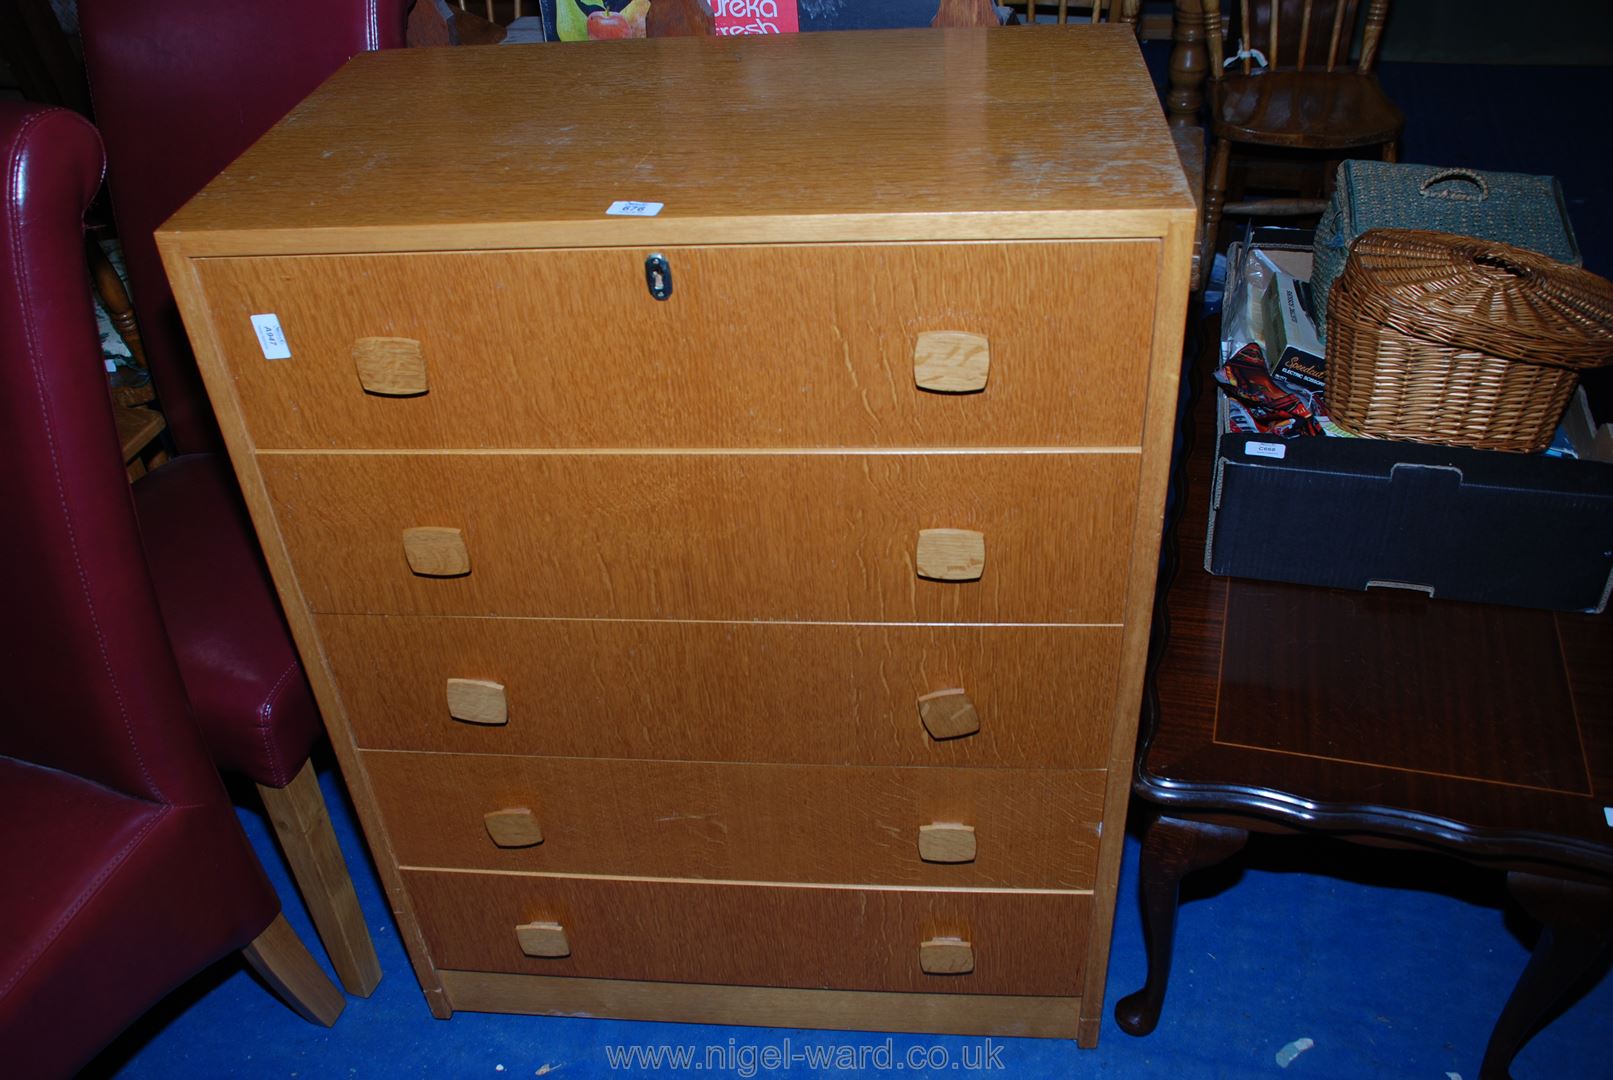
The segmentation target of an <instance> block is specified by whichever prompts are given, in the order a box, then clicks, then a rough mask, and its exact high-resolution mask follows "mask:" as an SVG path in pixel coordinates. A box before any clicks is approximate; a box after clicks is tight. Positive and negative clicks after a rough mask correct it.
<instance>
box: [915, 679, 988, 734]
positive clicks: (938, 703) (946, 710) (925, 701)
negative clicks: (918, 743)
mask: <svg viewBox="0 0 1613 1080" xmlns="http://www.w3.org/2000/svg"><path fill="white" fill-rule="evenodd" d="M919 721H920V722H921V723H923V724H924V730H925V731H928V732H929V733H930V738H932V739H957V738H960V737H962V736H964V735H973V734H974V733H975V732H977V731H979V730H980V714H979V713H978V712H976V711H975V705H974V702H972V701H970V700H969V695H968V694H966V693H965V692H964V691H962V690H937V691H936V692H935V693H933V694H925V695H924V696H923V697H921V698H919Z"/></svg>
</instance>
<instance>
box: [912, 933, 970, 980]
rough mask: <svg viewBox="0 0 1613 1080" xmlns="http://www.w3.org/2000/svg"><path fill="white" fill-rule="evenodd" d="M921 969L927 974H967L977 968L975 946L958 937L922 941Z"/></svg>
mask: <svg viewBox="0 0 1613 1080" xmlns="http://www.w3.org/2000/svg"><path fill="white" fill-rule="evenodd" d="M919 969H920V970H922V971H923V972H924V973H925V974H926V975H967V974H969V973H970V972H971V971H973V970H974V969H975V951H974V946H972V945H971V944H970V943H969V942H968V941H965V940H964V939H963V938H956V937H938V938H930V939H929V940H928V941H921V942H919Z"/></svg>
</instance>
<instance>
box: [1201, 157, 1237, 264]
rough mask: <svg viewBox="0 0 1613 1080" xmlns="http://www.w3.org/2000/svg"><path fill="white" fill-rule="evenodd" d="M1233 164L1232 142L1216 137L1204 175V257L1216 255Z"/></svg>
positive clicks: (1210, 257) (1208, 257) (1211, 257)
mask: <svg viewBox="0 0 1613 1080" xmlns="http://www.w3.org/2000/svg"><path fill="white" fill-rule="evenodd" d="M1231 164H1232V143H1231V141H1229V140H1227V139H1216V140H1215V148H1214V149H1213V150H1212V151H1211V154H1210V170H1209V172H1208V173H1207V174H1206V175H1205V177H1204V257H1205V258H1207V259H1213V258H1214V257H1215V244H1216V234H1217V233H1219V232H1220V231H1221V208H1222V207H1223V206H1225V205H1226V201H1227V170H1228V168H1229V167H1230V166H1231Z"/></svg>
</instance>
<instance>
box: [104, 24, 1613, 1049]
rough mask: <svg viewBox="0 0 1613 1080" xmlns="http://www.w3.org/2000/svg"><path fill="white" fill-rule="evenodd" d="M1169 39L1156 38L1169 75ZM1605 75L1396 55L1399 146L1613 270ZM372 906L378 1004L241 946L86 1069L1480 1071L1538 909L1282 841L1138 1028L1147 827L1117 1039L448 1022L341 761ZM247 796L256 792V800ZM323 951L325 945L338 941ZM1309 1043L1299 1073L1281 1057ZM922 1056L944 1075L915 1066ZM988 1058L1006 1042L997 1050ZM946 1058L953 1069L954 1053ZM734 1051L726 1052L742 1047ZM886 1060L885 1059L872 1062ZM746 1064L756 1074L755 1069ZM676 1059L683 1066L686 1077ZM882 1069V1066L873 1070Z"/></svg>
mask: <svg viewBox="0 0 1613 1080" xmlns="http://www.w3.org/2000/svg"><path fill="white" fill-rule="evenodd" d="M1167 51H1168V50H1167V49H1166V48H1164V47H1162V46H1160V45H1157V44H1156V45H1155V46H1153V47H1150V48H1149V50H1148V53H1149V59H1150V66H1151V68H1153V69H1154V70H1155V73H1156V78H1157V79H1158V81H1160V82H1161V83H1162V82H1163V81H1164V79H1163V77H1164V72H1165V64H1164V58H1165V56H1166V53H1167ZM1607 76H1608V72H1607V71H1606V70H1598V69H1583V68H1581V69H1539V68H1499V69H1498V68H1482V69H1480V68H1472V67H1458V66H1436V65H1417V64H1394V65H1389V64H1385V65H1383V68H1382V78H1383V81H1384V83H1385V86H1386V87H1387V88H1388V90H1389V92H1390V93H1391V95H1392V96H1394V97H1395V99H1396V100H1397V101H1399V102H1400V104H1401V106H1402V108H1403V109H1404V110H1405V112H1406V113H1407V119H1408V124H1407V134H1406V137H1405V139H1404V140H1403V144H1402V145H1403V158H1404V160H1408V161H1425V162H1430V163H1437V164H1466V165H1473V166H1477V167H1486V168H1499V169H1513V170H1517V171H1527V172H1542V173H1554V174H1556V175H1558V176H1559V177H1560V178H1561V179H1562V181H1563V185H1564V189H1565V191H1566V192H1567V194H1568V200H1569V206H1570V213H1571V215H1572V217H1573V220H1574V224H1575V227H1576V229H1577V230H1578V232H1579V238H1580V243H1581V247H1582V248H1583V250H1584V251H1585V255H1586V264H1587V265H1588V266H1590V267H1591V268H1592V269H1596V270H1598V271H1600V272H1601V273H1604V274H1606V273H1609V272H1610V271H1613V199H1610V198H1609V194H1610V184H1609V179H1608V178H1609V177H1610V176H1613V169H1610V168H1609V167H1608V166H1609V164H1610V162H1609V160H1608V159H1609V156H1610V151H1609V144H1608V142H1607V140H1605V139H1600V138H1597V137H1595V136H1594V133H1592V132H1590V131H1589V130H1586V129H1587V128H1588V127H1589V126H1592V125H1591V124H1590V123H1589V122H1586V123H1585V124H1583V125H1575V124H1574V123H1573V121H1572V120H1571V119H1570V118H1569V117H1571V116H1572V114H1573V110H1574V109H1575V108H1579V109H1582V110H1584V111H1585V112H1586V114H1587V116H1588V117H1589V116H1594V115H1595V114H1596V105H1597V103H1598V101H1599V95H1598V91H1599V89H1600V88H1601V87H1602V86H1605V85H1607V83H1608V78H1607ZM322 782H323V784H324V787H325V791H326V798H327V800H328V801H329V802H330V804H331V807H332V813H333V816H334V817H335V819H336V822H337V830H338V834H339V836H340V838H341V843H342V847H343V850H344V851H345V852H346V853H347V859H348V865H349V866H350V867H352V869H353V871H354V878H355V881H356V883H357V886H358V891H359V900H360V903H361V904H362V905H363V908H364V911H365V912H366V914H367V915H368V916H369V922H370V928H371V932H372V934H373V935H374V937H375V941H376V946H377V949H378V951H379V953H380V958H381V965H382V967H383V969H384V971H385V976H384V978H383V980H382V982H381V986H380V988H379V989H378V990H377V991H376V992H375V994H374V996H372V997H371V998H369V999H368V1000H361V999H350V1001H349V1004H348V1008H347V1011H346V1013H345V1014H343V1016H342V1018H341V1020H340V1021H338V1023H337V1025H336V1027H335V1028H334V1029H333V1030H330V1031H326V1030H325V1029H323V1028H318V1027H315V1026H312V1025H310V1024H307V1023H305V1022H303V1021H302V1020H300V1019H299V1018H297V1017H296V1016H295V1015H294V1014H293V1013H291V1012H290V1011H289V1010H288V1009H286V1008H285V1007H284V1006H282V1005H281V1004H280V1003H279V1001H278V1000H277V999H275V998H274V996H273V995H272V994H271V993H270V992H269V991H268V990H267V989H266V988H264V986H263V985H262V984H260V983H259V982H258V981H257V979H256V977H255V976H254V975H252V974H251V973H250V972H249V971H248V970H247V969H246V968H245V966H244V965H243V964H242V963H241V962H240V961H239V960H230V961H227V962H225V963H222V964H220V965H218V966H216V967H215V968H214V969H212V970H211V971H209V972H207V973H204V974H203V975H202V976H200V977H198V978H197V979H196V980H194V981H193V982H192V983H191V984H190V985H188V986H187V987H186V988H185V989H184V990H182V991H181V992H179V993H177V994H175V995H173V996H172V997H171V998H170V999H169V1000H168V1001H166V1002H164V1003H163V1004H162V1005H161V1006H159V1007H158V1009H157V1010H156V1011H154V1012H153V1013H152V1014H150V1015H149V1016H148V1017H147V1018H146V1019H145V1020H143V1021H142V1022H141V1023H140V1025H138V1026H137V1027H136V1028H135V1029H134V1030H132V1031H131V1032H129V1033H128V1035H127V1036H125V1037H124V1038H123V1039H122V1040H120V1041H119V1042H118V1043H117V1044H116V1045H115V1046H114V1047H112V1048H111V1049H110V1050H109V1051H108V1053H107V1054H106V1055H103V1057H102V1058H101V1059H100V1060H99V1061H98V1062H97V1064H96V1066H95V1067H94V1068H93V1069H92V1070H91V1071H92V1072H94V1073H99V1074H102V1075H106V1074H111V1075H116V1076H121V1077H128V1078H137V1077H158V1078H164V1080H167V1078H170V1077H179V1076H206V1077H213V1076H276V1077H338V1076H355V1077H356V1076H382V1075H384V1076H388V1077H396V1076H424V1077H487V1078H489V1080H502V1078H506V1077H510V1078H513V1077H533V1076H548V1075H554V1076H556V1077H558V1078H559V1080H570V1078H573V1077H594V1076H612V1075H642V1074H643V1073H644V1072H645V1071H646V1070H643V1069H616V1070H613V1069H612V1067H611V1064H610V1060H609V1057H608V1052H609V1051H610V1050H611V1048H616V1047H631V1046H642V1047H649V1048H653V1047H657V1046H662V1045H666V1046H673V1047H684V1046H690V1047H696V1048H698V1052H697V1060H699V1062H700V1064H702V1065H704V1064H706V1061H705V1055H706V1053H707V1047H714V1048H716V1052H717V1053H718V1055H719V1057H718V1058H715V1059H713V1061H714V1062H715V1063H716V1064H722V1063H724V1060H725V1057H726V1063H727V1064H730V1065H732V1066H733V1067H732V1068H727V1069H724V1068H720V1067H707V1068H701V1069H693V1070H687V1071H691V1072H703V1073H708V1074H711V1075H715V1076H733V1077H744V1076H751V1075H760V1076H820V1075H822V1076H828V1075H867V1074H860V1073H859V1072H858V1070H855V1069H821V1070H814V1069H811V1068H809V1067H808V1065H807V1064H806V1063H805V1062H802V1061H796V1062H795V1063H794V1064H793V1067H791V1068H788V1069H760V1068H755V1067H754V1066H755V1065H756V1063H758V1062H759V1061H761V1060H762V1055H763V1054H764V1052H765V1048H768V1047H772V1048H775V1050H776V1051H781V1050H782V1049H783V1047H784V1044H785V1040H788V1041H789V1047H790V1050H791V1051H792V1052H794V1053H805V1052H807V1051H809V1050H812V1051H822V1050H826V1049H833V1048H836V1047H841V1046H848V1045H849V1046H859V1045H860V1046H866V1047H869V1048H872V1049H882V1048H883V1047H885V1046H886V1040H887V1038H890V1040H891V1041H890V1044H889V1045H890V1048H891V1051H890V1052H891V1057H892V1064H893V1066H897V1067H895V1068H893V1069H891V1070H889V1074H890V1075H901V1076H912V1077H925V1076H957V1075H960V1074H963V1073H965V1072H967V1071H970V1070H965V1069H963V1068H961V1067H959V1066H962V1065H963V1064H964V1063H965V1061H970V1062H974V1061H980V1062H982V1063H983V1064H988V1065H992V1066H997V1065H999V1063H1000V1067H994V1068H990V1069H981V1070H977V1071H982V1072H988V1073H998V1074H1001V1075H1004V1076H1009V1077H1016V1076H1018V1077H1051V1076H1082V1075H1090V1076H1114V1077H1169V1078H1183V1077H1186V1078H1198V1077H1264V1078H1268V1080H1277V1078H1286V1077H1294V1078H1296V1080H1298V1078H1322V1077H1327V1078H1333V1077H1337V1078H1351V1080H1356V1078H1361V1077H1407V1078H1412V1077H1415V1078H1420V1080H1448V1078H1449V1077H1450V1076H1452V1075H1455V1076H1457V1077H1463V1078H1466V1080H1473V1078H1474V1077H1476V1075H1477V1072H1478V1063H1479V1059H1480V1057H1481V1056H1482V1053H1483V1049H1484V1044H1485V1041H1486V1040H1487V1039H1488V1037H1489V1031H1490V1026H1491V1025H1492V1023H1493V1022H1494V1019H1495V1017H1496V1016H1497V1014H1498V1013H1499V1011H1500V1009H1501V1006H1502V1003H1503V1002H1504V1001H1505V1000H1506V996H1507V994H1508V992H1509V991H1510V989H1511V987H1512V984H1513V982H1514V981H1515V980H1516V978H1517V976H1518V974H1519V972H1521V971H1522V970H1523V966H1524V963H1525V962H1526V960H1527V958H1528V945H1529V944H1532V938H1531V937H1530V936H1529V935H1530V934H1531V933H1532V931H1531V930H1530V928H1529V926H1528V925H1527V923H1526V922H1525V921H1524V920H1522V919H1520V918H1518V917H1517V916H1515V914H1513V913H1512V912H1510V910H1509V909H1507V908H1506V907H1505V906H1504V903H1503V890H1502V888H1501V882H1500V877H1499V875H1497V874H1484V873H1480V872H1478V871H1475V870H1472V869H1469V868H1467V867H1464V866H1462V865H1461V864H1458V863H1455V862H1443V861H1439V860H1430V859H1418V858H1412V857H1406V856H1395V855H1389V854H1385V853H1381V852H1364V851H1361V850H1357V849H1352V848H1347V847H1344V846H1334V845H1319V846H1306V845H1301V844H1295V843H1291V842H1290V843H1284V842H1280V841H1271V842H1267V843H1260V842H1259V838H1257V841H1256V842H1255V843H1253V844H1252V845H1251V848H1250V851H1249V853H1248V855H1247V857H1246V858H1244V859H1242V860H1241V861H1238V862H1236V863H1235V864H1234V865H1233V866H1232V867H1229V868H1218V869H1217V870H1214V871H1210V872H1207V873H1206V874H1203V875H1200V879H1197V880H1195V879H1190V881H1189V884H1188V890H1187V897H1188V902H1187V903H1185V904H1184V906H1183V908H1182V912H1181V917H1180V925H1179V929H1178V934H1177V946H1176V965H1175V971H1174V975H1173V979H1172V983H1171V988H1170V994H1169V997H1168V999H1167V1001H1166V1005H1165V1013H1164V1016H1163V1018H1162V1019H1161V1021H1160V1026H1159V1029H1158V1030H1157V1031H1155V1032H1154V1034H1153V1035H1151V1036H1149V1037H1147V1038H1145V1039H1133V1038H1130V1037H1128V1036H1126V1035H1125V1034H1123V1033H1122V1032H1121V1031H1120V1030H1119V1029H1118V1028H1117V1027H1115V1025H1114V1021H1113V1018H1112V1010H1113V1007H1114V1002H1115V1000H1116V999H1117V998H1119V997H1120V996H1122V995H1124V994H1126V993H1129V992H1130V991H1131V990H1133V989H1135V988H1136V987H1137V986H1139V985H1140V984H1141V982H1142V977H1143V971H1144V954H1143V947H1142V941H1141V930H1140V925H1139V915H1138V906H1137V901H1136V896H1137V877H1136V874H1137V843H1136V840H1135V839H1134V838H1133V839H1128V842H1127V846H1126V857H1125V864H1124V868H1123V870H1122V874H1121V882H1120V898H1121V899H1120V906H1119V913H1118V916H1117V920H1116V927H1115V936H1114V950H1113V956H1112V959H1111V963H1110V979H1109V995H1108V1001H1107V1002H1106V1003H1105V1014H1104V1015H1105V1020H1104V1027H1103V1032H1102V1036H1101V1039H1100V1042H1099V1046H1098V1048H1097V1049H1096V1050H1094V1051H1078V1050H1077V1049H1076V1048H1075V1046H1074V1044H1073V1043H1069V1042H1062V1041H1044V1040H1029V1039H1006V1040H992V1042H991V1044H990V1045H989V1046H986V1045H984V1041H983V1040H977V1039H961V1038H938V1037H928V1036H893V1037H887V1036H885V1035H858V1034H854V1033H829V1032H805V1031H784V1030H768V1029H756V1028H718V1027H704V1026H694V1025H677V1024H647V1023H629V1022H621V1021H610V1020H587V1019H556V1018H545V1017H519V1016H489V1015H478V1014H474V1013H461V1014H459V1015H457V1016H455V1017H454V1019H452V1020H450V1021H439V1020H435V1019H433V1018H432V1017H431V1014H430V1013H429V1012H428V1011H427V1009H426V1006H425V1003H424V1001H423V999H422V997H421V995H420V991H419V988H418V987H417V986H416V984H415V981H414V976H413V973H412V971H411V969H410V967H409V964H408V961H407V960H406V959H405V957H404V954H403V949H402V947H401V945H400V943H399V941H398V935H397V930H396V928H395V927H394V926H393V923H392V920H391V915H390V913H389V911H388V910H387V906H386V904H385V902H384V901H383V899H382V896H381V893H380V890H379V886H378V884H377V882H376V879H375V875H374V871H373V869H372V868H371V866H370V863H369V861H368V856H367V853H366V851H365V848H364V845H363V843H362V841H361V840H360V839H359V838H358V836H357V833H356V829H355V826H354V823H353V817H352V813H351V810H350V809H349V808H348V806H347V803H346V796H345V792H344V791H343V789H342V788H341V785H340V782H339V780H338V779H337V778H336V776H335V774H334V773H333V772H332V771H331V770H329V769H328V768H327V769H326V770H324V772H323V774H322ZM246 801H251V800H250V799H248V800H246ZM241 818H242V822H243V824H244V825H245V827H246V829H247V831H248V834H249V835H250V837H251V838H252V842H253V844H254V845H255V846H256V847H257V849H258V851H259V853H260V854H261V856H262V858H263V861H264V865H265V866H266V867H268V868H269V871H270V874H271V875H272V876H273V877H274V880H275V885H276V887H277V888H278V889H279V891H280V896H281V898H282V901H283V903H284V905H285V908H286V913H287V916H288V918H289V919H290V920H291V922H292V925H293V926H294V927H295V928H296V929H297V931H298V932H299V933H300V934H301V935H302V936H303V938H304V940H306V941H308V942H310V943H313V942H315V941H316V940H317V939H316V938H315V936H314V933H313V930H312V928H311V926H310V924H309V922H308V919H307V916H306V914H305V913H304V911H303V908H302V904H301V900H300V898H299V897H298V895H297V893H296V890H295V889H294V888H293V887H292V886H291V885H290V883H289V879H288V878H287V875H286V872H285V869H284V864H283V862H282V860H281V857H280V854H279V851H278V849H277V848H276V847H275V845H274V842H273V840H272V839H271V838H270V836H269V833H268V831H267V827H266V825H265V823H264V821H263V820H262V818H261V815H260V814H257V813H253V812H249V811H243V812H242V815H241ZM314 951H315V953H316V954H317V955H319V956H320V959H321V962H323V961H324V956H323V953H322V952H321V951H320V950H319V949H318V948H317V947H316V948H315V950H314ZM1610 1022H1613V979H1603V980H1602V982H1601V983H1600V984H1599V985H1597V986H1596V987H1595V988H1594V989H1593V990H1592V991H1591V992H1590V993H1589V994H1588V995H1587V996H1586V997H1585V998H1583V999H1582V1000H1581V1001H1580V1002H1579V1003H1578V1004H1576V1005H1575V1006H1573V1007H1572V1008H1570V1009H1569V1010H1568V1011H1567V1012H1566V1013H1564V1014H1563V1015H1562V1016H1561V1017H1560V1018H1559V1019H1558V1020H1557V1021H1556V1022H1555V1023H1554V1024H1552V1025H1551V1026H1549V1027H1548V1028H1547V1029H1546V1030H1545V1031H1544V1032H1542V1033H1541V1034H1540V1035H1538V1036H1537V1037H1536V1038H1535V1039H1534V1040H1533V1042H1531V1043H1530V1044H1529V1045H1527V1046H1526V1047H1525V1048H1524V1050H1523V1052H1522V1053H1521V1054H1520V1055H1519V1057H1518V1059H1517V1061H1516V1063H1515V1065H1514V1070H1513V1075H1514V1076H1515V1077H1517V1078H1518V1080H1530V1078H1548V1077H1549V1078H1553V1080H1558V1078H1578V1077H1585V1078H1594V1077H1598V1076H1601V1077H1613V1055H1610V1054H1609V1053H1608V1051H1607V1049H1606V1038H1605V1037H1606V1032H1607V1028H1608V1027H1609V1024H1610ZM1300 1039H1309V1040H1311V1042H1312V1043H1313V1045H1312V1046H1311V1047H1310V1048H1309V1049H1308V1050H1305V1051H1304V1052H1303V1053H1300V1054H1299V1056H1298V1057H1296V1058H1294V1059H1293V1060H1292V1061H1291V1063H1290V1064H1289V1065H1288V1066H1287V1067H1286V1068H1285V1067H1282V1066H1280V1065H1279V1064H1278V1061H1277V1057H1278V1054H1279V1052H1281V1051H1283V1050H1284V1048H1285V1047H1287V1046H1289V1045H1290V1044H1292V1043H1294V1042H1295V1041H1296V1040H1300ZM916 1049H925V1050H929V1051H932V1052H933V1055H934V1056H933V1057H931V1058H930V1060H931V1061H932V1062H933V1063H935V1064H936V1065H937V1066H939V1067H936V1068H905V1067H900V1066H903V1065H905V1064H906V1062H907V1061H908V1056H909V1054H910V1053H911V1052H913V1051H914V1050H916ZM992 1051H997V1053H996V1054H994V1055H993V1054H992V1053H991V1052H992ZM943 1053H944V1054H945V1063H944V1064H943V1059H942V1054H943ZM729 1055H731V1056H729ZM872 1060H873V1062H874V1063H875V1064H878V1063H880V1059H879V1058H877V1057H876V1058H874V1059H872ZM747 1065H749V1066H752V1067H749V1068H748V1067H746V1066H747ZM664 1071H665V1072H669V1073H672V1072H674V1070H671V1069H667V1070H664ZM874 1071H875V1072H881V1071H884V1070H874Z"/></svg>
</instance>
